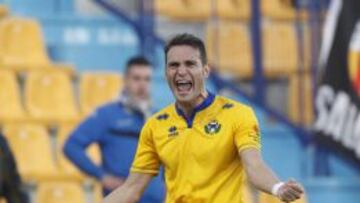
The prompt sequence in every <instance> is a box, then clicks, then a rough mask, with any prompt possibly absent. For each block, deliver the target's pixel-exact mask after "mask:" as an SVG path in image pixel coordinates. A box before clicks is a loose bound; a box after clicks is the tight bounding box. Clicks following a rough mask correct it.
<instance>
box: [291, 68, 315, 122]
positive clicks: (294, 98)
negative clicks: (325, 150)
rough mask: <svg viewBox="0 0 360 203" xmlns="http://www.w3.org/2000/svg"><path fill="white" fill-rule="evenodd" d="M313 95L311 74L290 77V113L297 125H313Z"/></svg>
mask: <svg viewBox="0 0 360 203" xmlns="http://www.w3.org/2000/svg"><path fill="white" fill-rule="evenodd" d="M312 93H313V85H312V79H311V73H304V74H294V75H292V76H291V77H290V80H289V93H288V94H289V98H288V102H289V104H288V108H289V110H288V112H289V114H290V118H291V120H292V121H294V122H295V123H298V124H303V125H305V126H311V125H312V123H313V118H314V112H313V95H312Z"/></svg>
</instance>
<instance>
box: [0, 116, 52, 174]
mask: <svg viewBox="0 0 360 203" xmlns="http://www.w3.org/2000/svg"><path fill="white" fill-rule="evenodd" d="M3 132H4V135H5V136H6V138H7V140H8V142H9V145H10V146H11V149H12V150H13V152H14V156H15V159H16V161H17V163H18V167H19V171H20V173H21V174H24V175H25V176H32V175H42V174H44V175H45V174H53V173H54V172H55V171H56V168H55V163H54V159H53V156H52V151H51V143H50V137H49V134H48V132H47V130H46V128H45V127H44V126H42V125H38V124H26V123H21V124H6V125H4V130H3Z"/></svg>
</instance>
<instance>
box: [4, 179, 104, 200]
mask: <svg viewBox="0 0 360 203" xmlns="http://www.w3.org/2000/svg"><path fill="white" fill-rule="evenodd" d="M90 195H91V198H90V199H91V201H90V202H89V201H88V199H89V198H88V196H87V191H85V190H84V187H83V186H82V185H81V184H79V183H77V182H73V181H44V182H41V183H39V184H38V185H37V187H36V191H35V192H34V195H33V196H34V198H32V199H33V201H31V202H35V203H98V202H100V201H101V199H102V192H101V187H100V185H94V186H93V188H92V189H91V191H90ZM0 203H6V201H5V200H4V199H0Z"/></svg>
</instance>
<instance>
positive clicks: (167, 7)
mask: <svg viewBox="0 0 360 203" xmlns="http://www.w3.org/2000/svg"><path fill="white" fill-rule="evenodd" d="M155 9H156V11H157V12H158V13H160V14H162V15H165V16H167V17H171V18H175V19H178V20H205V19H207V18H208V17H209V16H210V14H211V0H171V1H169V0H156V1H155Z"/></svg>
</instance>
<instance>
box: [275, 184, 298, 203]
mask: <svg viewBox="0 0 360 203" xmlns="http://www.w3.org/2000/svg"><path fill="white" fill-rule="evenodd" d="M303 193H304V188H303V187H302V186H301V185H300V184H299V183H298V182H296V181H295V180H293V179H290V180H289V181H287V182H285V183H284V184H283V185H282V186H281V187H280V188H279V190H278V192H277V196H278V198H279V199H280V200H281V201H283V202H292V201H295V200H297V199H300V198H301V196H302V194H303Z"/></svg>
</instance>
